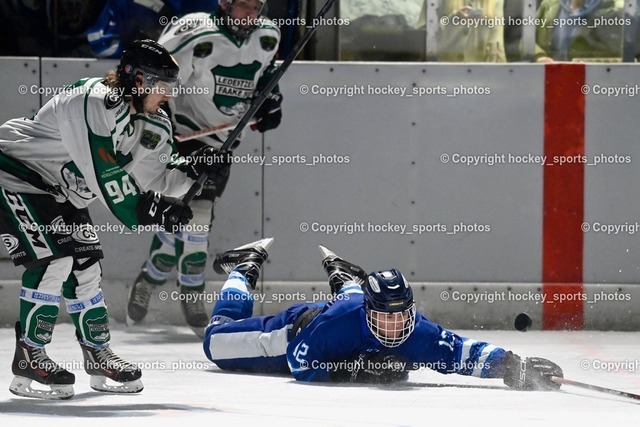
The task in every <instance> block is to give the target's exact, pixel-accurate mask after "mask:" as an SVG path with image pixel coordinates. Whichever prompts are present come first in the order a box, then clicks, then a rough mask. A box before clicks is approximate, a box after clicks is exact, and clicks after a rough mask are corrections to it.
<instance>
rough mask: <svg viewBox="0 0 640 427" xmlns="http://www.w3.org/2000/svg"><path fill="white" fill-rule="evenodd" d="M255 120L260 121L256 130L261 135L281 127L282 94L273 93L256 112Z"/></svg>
mask: <svg viewBox="0 0 640 427" xmlns="http://www.w3.org/2000/svg"><path fill="white" fill-rule="evenodd" d="M255 118H256V120H257V121H258V122H257V123H256V125H255V128H256V129H257V130H258V132H260V133H264V132H266V131H268V130H271V129H275V128H277V127H278V126H280V122H281V121H282V94H281V93H278V92H271V94H269V96H267V98H266V99H265V100H264V102H263V103H262V105H261V106H260V108H258V111H256V115H255Z"/></svg>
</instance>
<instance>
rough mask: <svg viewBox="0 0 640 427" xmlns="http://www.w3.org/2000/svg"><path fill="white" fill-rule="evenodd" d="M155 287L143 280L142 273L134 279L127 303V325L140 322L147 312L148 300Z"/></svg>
mask: <svg viewBox="0 0 640 427" xmlns="http://www.w3.org/2000/svg"><path fill="white" fill-rule="evenodd" d="M155 287H156V285H154V284H152V283H149V282H148V281H147V280H146V279H145V278H144V271H142V272H141V273H140V274H139V275H138V277H136V280H135V282H134V283H133V286H132V287H131V292H130V293H129V302H128V303H127V325H132V324H134V323H138V322H141V321H142V320H143V319H144V318H145V316H146V315H147V311H148V310H149V300H150V299H151V295H153V291H154V289H155Z"/></svg>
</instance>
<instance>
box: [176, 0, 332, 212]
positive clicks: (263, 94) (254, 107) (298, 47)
mask: <svg viewBox="0 0 640 427" xmlns="http://www.w3.org/2000/svg"><path fill="white" fill-rule="evenodd" d="M335 2H336V0H327V2H326V3H325V4H324V6H322V9H320V12H318V15H316V18H315V20H314V24H315V23H316V22H319V21H320V20H321V19H322V17H324V15H325V14H326V13H327V12H328V11H329V9H330V8H331V6H333V4H334V3H335ZM316 28H317V25H314V26H313V27H311V28H309V29H308V30H307V31H306V32H305V33H304V34H303V36H302V37H301V38H300V40H298V42H297V43H296V44H295V46H293V48H292V49H291V52H289V54H288V55H287V57H286V58H285V60H284V61H282V64H281V65H280V66H279V67H278V69H277V70H276V72H275V73H274V75H273V77H271V80H270V81H269V83H268V84H267V85H266V86H265V87H264V88H263V89H262V91H260V93H259V94H258V96H257V97H256V98H255V100H254V101H253V102H252V103H251V107H249V109H248V110H247V112H246V113H245V114H244V116H242V119H241V120H240V121H239V122H238V124H237V125H236V127H235V128H234V129H233V131H232V132H231V133H230V134H229V136H228V137H227V139H226V141H225V142H224V144H222V147H220V151H225V150H228V149H229V147H231V145H232V144H233V142H234V141H235V140H236V138H237V137H238V135H240V132H242V130H243V129H244V128H245V126H246V125H247V123H249V120H251V119H252V118H253V116H254V115H255V113H256V112H257V111H258V109H259V108H260V106H261V105H262V103H263V102H264V100H265V99H267V96H269V94H270V93H271V91H272V90H273V88H274V87H276V85H277V84H278V82H279V81H280V79H281V78H282V75H283V74H284V73H285V71H287V69H288V68H289V66H290V65H291V63H292V62H293V60H294V59H295V58H296V57H297V56H298V54H299V53H300V52H301V51H302V49H303V48H304V46H305V45H306V44H307V42H308V41H309V39H311V37H312V36H313V34H314V33H315V32H316ZM206 180H207V175H206V174H202V175H200V176H199V177H198V180H197V181H196V182H195V183H194V184H193V185H192V186H191V188H189V191H187V194H185V196H184V198H183V199H182V201H183V202H184V203H186V204H188V203H190V202H191V200H193V198H194V197H195V195H196V194H198V192H199V191H200V189H201V188H202V186H203V185H204V183H205V182H206Z"/></svg>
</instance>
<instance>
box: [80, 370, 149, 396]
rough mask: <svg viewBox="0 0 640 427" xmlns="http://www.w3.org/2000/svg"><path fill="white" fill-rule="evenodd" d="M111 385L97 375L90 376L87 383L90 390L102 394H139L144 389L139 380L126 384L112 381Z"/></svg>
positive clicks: (105, 378) (104, 378)
mask: <svg viewBox="0 0 640 427" xmlns="http://www.w3.org/2000/svg"><path fill="white" fill-rule="evenodd" d="M113 384H114V385H112V384H107V377H101V376H97V375H92V376H91V380H90V382H89V386H90V387H91V388H92V389H94V390H95V391H100V392H103V393H124V394H126V393H140V392H141V391H142V389H144V386H143V385H142V381H140V380H134V381H128V382H126V383H118V382H115V381H113Z"/></svg>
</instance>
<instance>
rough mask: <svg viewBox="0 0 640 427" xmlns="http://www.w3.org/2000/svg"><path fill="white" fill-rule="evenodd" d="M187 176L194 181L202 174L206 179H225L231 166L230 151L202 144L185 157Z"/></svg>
mask: <svg viewBox="0 0 640 427" xmlns="http://www.w3.org/2000/svg"><path fill="white" fill-rule="evenodd" d="M187 159H188V161H187V165H186V166H187V168H186V172H187V176H188V177H189V178H191V179H193V180H194V181H195V180H197V179H198V177H199V176H200V175H202V174H205V173H206V174H207V176H208V179H213V180H215V179H225V180H226V178H227V177H228V176H229V168H230V167H231V152H229V151H218V150H217V149H216V148H213V147H209V146H204V147H202V148H200V149H198V150H196V151H194V152H193V153H191V154H190V155H189V156H188V157H187Z"/></svg>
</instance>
